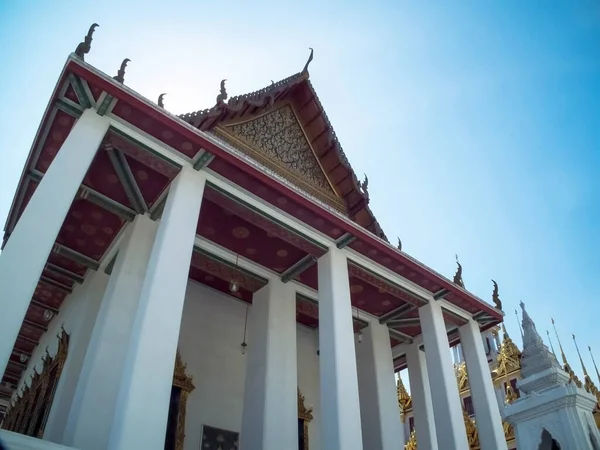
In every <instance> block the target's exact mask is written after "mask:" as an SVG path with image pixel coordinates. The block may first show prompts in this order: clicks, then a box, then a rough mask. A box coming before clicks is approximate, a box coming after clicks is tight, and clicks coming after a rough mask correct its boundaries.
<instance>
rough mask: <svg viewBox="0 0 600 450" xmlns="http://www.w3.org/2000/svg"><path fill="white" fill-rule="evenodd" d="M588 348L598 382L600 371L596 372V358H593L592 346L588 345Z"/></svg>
mask: <svg viewBox="0 0 600 450" xmlns="http://www.w3.org/2000/svg"><path fill="white" fill-rule="evenodd" d="M588 350H589V352H590V356H591V357H592V362H593V363H594V369H596V376H597V377H598V381H599V382H600V372H598V367H597V366H596V360H594V355H593V354H592V348H591V347H590V346H589V345H588Z"/></svg>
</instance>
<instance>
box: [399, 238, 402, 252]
mask: <svg viewBox="0 0 600 450" xmlns="http://www.w3.org/2000/svg"><path fill="white" fill-rule="evenodd" d="M398 250H400V251H402V241H401V240H400V238H398Z"/></svg>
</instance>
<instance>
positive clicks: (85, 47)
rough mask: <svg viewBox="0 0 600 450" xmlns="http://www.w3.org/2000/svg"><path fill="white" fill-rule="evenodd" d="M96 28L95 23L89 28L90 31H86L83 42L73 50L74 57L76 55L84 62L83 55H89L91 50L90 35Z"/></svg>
mask: <svg viewBox="0 0 600 450" xmlns="http://www.w3.org/2000/svg"><path fill="white" fill-rule="evenodd" d="M97 27H99V25H98V24H97V23H93V24H92V25H91V26H90V29H89V30H88V32H87V34H86V36H85V38H84V39H83V42H80V43H79V44H78V45H77V48H76V49H75V55H77V56H78V57H80V58H81V59H83V60H84V61H85V55H86V54H87V53H89V52H90V50H91V48H92V35H93V34H94V30H95V29H96V28H97Z"/></svg>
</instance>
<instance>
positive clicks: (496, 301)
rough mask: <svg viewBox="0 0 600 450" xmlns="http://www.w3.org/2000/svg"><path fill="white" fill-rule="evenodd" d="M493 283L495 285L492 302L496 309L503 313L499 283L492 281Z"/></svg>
mask: <svg viewBox="0 0 600 450" xmlns="http://www.w3.org/2000/svg"><path fill="white" fill-rule="evenodd" d="M492 283H494V292H493V293H492V301H493V302H494V305H496V309H499V310H500V311H502V301H501V300H500V296H499V295H498V283H496V282H495V281H494V280H492Z"/></svg>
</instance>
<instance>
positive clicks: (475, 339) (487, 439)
mask: <svg viewBox="0 0 600 450" xmlns="http://www.w3.org/2000/svg"><path fill="white" fill-rule="evenodd" d="M458 332H459V334H460V341H461V343H462V346H463V349H464V355H465V361H466V363H467V372H468V374H469V387H470V389H471V398H472V401H473V408H474V410H475V421H476V423H477V431H478V432H479V442H480V445H481V450H500V449H504V448H505V447H506V440H505V438H504V429H503V428H502V419H501V417H500V409H499V408H498V401H497V398H496V394H495V392H494V384H493V382H492V375H491V373H490V367H489V365H488V361H487V356H486V354H485V349H484V348H483V341H482V339H481V332H480V331H479V324H478V323H477V322H476V321H474V320H472V319H471V320H469V322H468V323H467V324H466V325H463V326H462V327H460V328H459V329H458Z"/></svg>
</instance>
